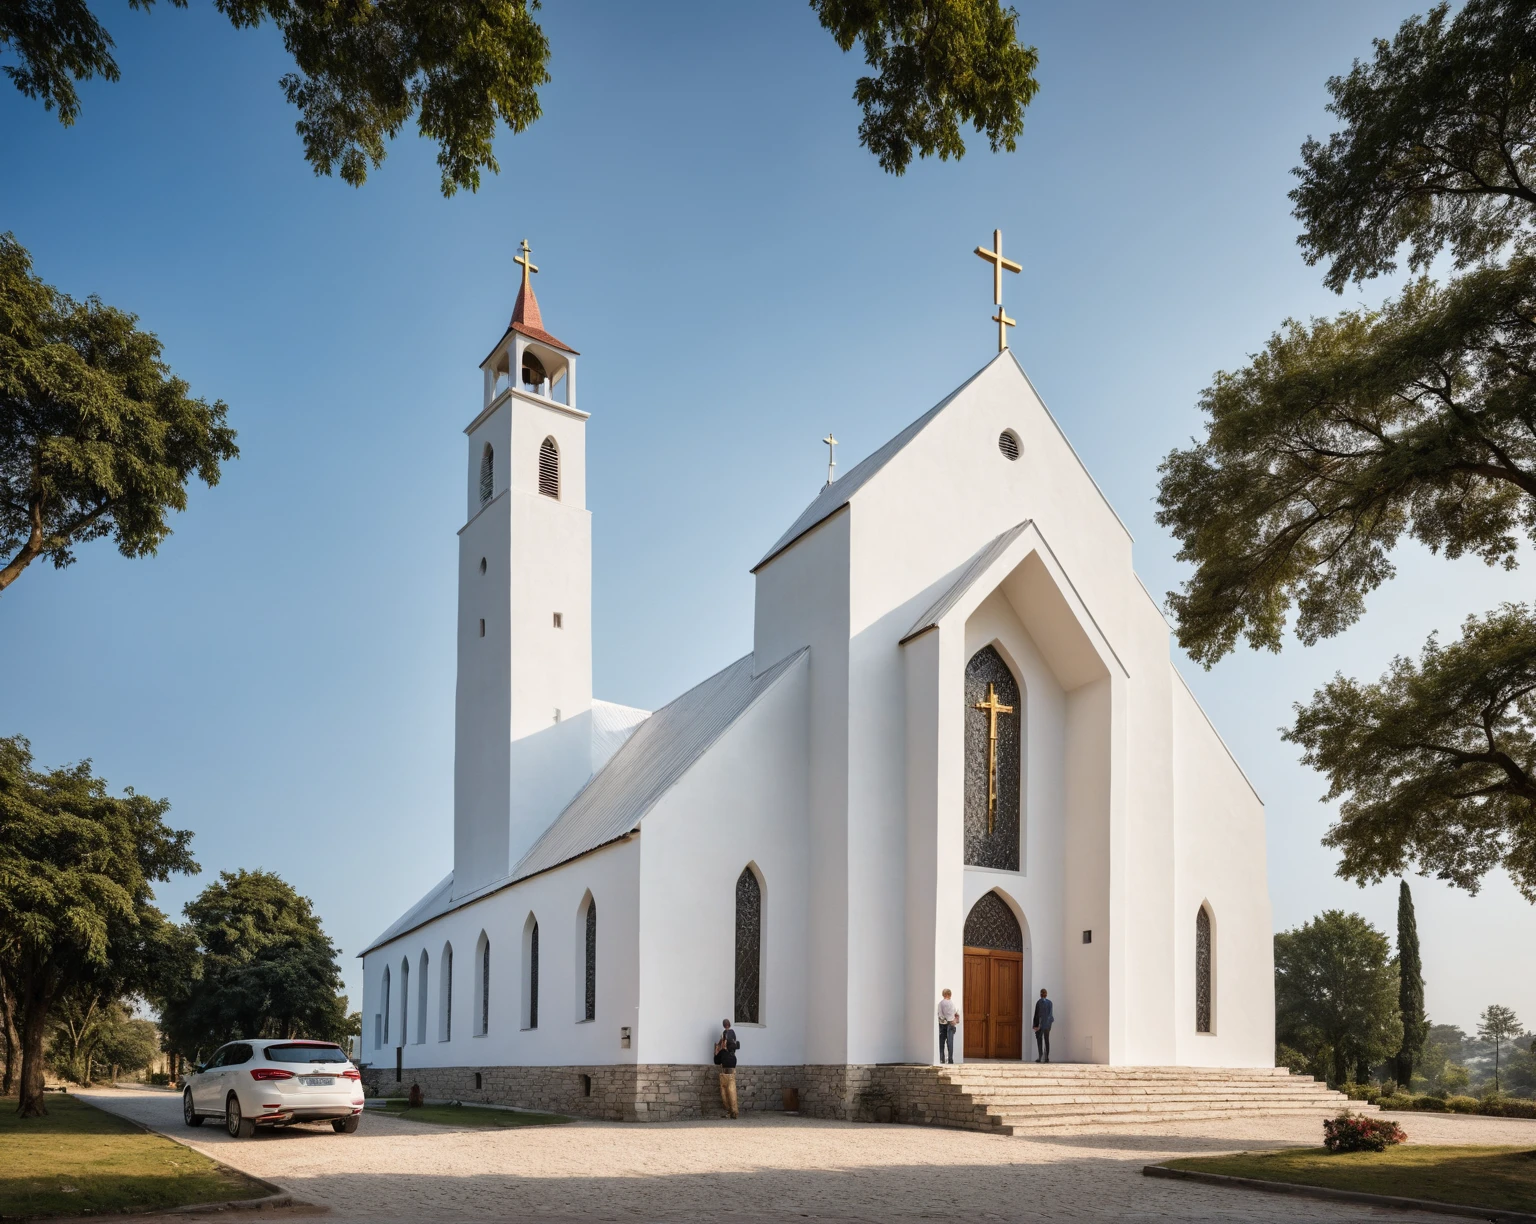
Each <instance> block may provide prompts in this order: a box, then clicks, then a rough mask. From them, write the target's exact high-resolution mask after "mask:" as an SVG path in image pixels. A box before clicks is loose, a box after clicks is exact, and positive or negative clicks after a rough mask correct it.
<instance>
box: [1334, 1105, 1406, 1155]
mask: <svg viewBox="0 0 1536 1224" xmlns="http://www.w3.org/2000/svg"><path fill="white" fill-rule="evenodd" d="M1406 1138H1408V1136H1407V1135H1405V1134H1403V1128H1402V1127H1400V1126H1399V1125H1398V1124H1397V1123H1396V1122H1388V1121H1387V1120H1386V1119H1384V1118H1372V1117H1367V1116H1366V1115H1364V1114H1352V1113H1342V1114H1340V1115H1339V1116H1338V1117H1337V1118H1330V1119H1328V1121H1326V1122H1324V1123H1323V1146H1324V1147H1325V1148H1327V1149H1328V1150H1329V1151H1330V1152H1382V1151H1385V1150H1386V1149H1387V1148H1388V1147H1390V1146H1391V1145H1392V1144H1394V1143H1401V1142H1402V1141H1403V1140H1404V1139H1406Z"/></svg>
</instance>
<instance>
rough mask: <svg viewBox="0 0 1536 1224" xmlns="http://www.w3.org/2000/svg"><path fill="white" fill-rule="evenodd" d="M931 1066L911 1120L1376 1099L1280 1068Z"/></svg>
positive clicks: (1166, 1117) (948, 1121)
mask: <svg viewBox="0 0 1536 1224" xmlns="http://www.w3.org/2000/svg"><path fill="white" fill-rule="evenodd" d="M914 1070H916V1068H914ZM924 1070H925V1071H926V1070H927V1069H924ZM931 1070H932V1073H933V1076H934V1078H933V1080H932V1081H931V1083H930V1087H929V1088H928V1089H927V1090H925V1091H922V1092H920V1093H919V1095H921V1096H922V1097H924V1098H926V1101H927V1103H928V1104H927V1106H926V1108H924V1109H921V1110H919V1111H918V1115H916V1116H914V1117H913V1118H912V1120H913V1121H927V1122H929V1124H931V1125H940V1126H960V1127H965V1128H968V1129H973V1130H980V1131H985V1132H988V1133H991V1134H1001V1135H1011V1134H1015V1133H1023V1132H1028V1131H1033V1130H1039V1129H1056V1128H1061V1127H1073V1126H1076V1127H1082V1126H1127V1125H1148V1124H1167V1123H1173V1122H1197V1121H1206V1120H1214V1119H1223V1118H1240V1117H1250V1116H1253V1115H1271V1114H1280V1115H1288V1116H1297V1115H1309V1116H1314V1117H1324V1116H1327V1115H1329V1114H1333V1113H1337V1112H1338V1111H1339V1110H1340V1109H1342V1108H1343V1107H1344V1106H1345V1105H1346V1104H1348V1105H1350V1107H1351V1108H1353V1109H1355V1110H1356V1111H1357V1112H1374V1107H1373V1106H1369V1105H1365V1104H1363V1103H1360V1102H1354V1103H1350V1102H1347V1101H1346V1100H1345V1098H1344V1097H1343V1095H1342V1094H1341V1093H1338V1092H1334V1091H1332V1090H1331V1089H1329V1088H1328V1086H1327V1085H1326V1084H1323V1083H1320V1082H1318V1081H1317V1080H1313V1079H1311V1078H1308V1077H1303V1076H1294V1075H1291V1074H1290V1072H1288V1071H1287V1070H1286V1069H1285V1068H1283V1067H1280V1068H1274V1069H1271V1068H1266V1067H1259V1068H1222V1067H1103V1066H1096V1065H1092V1064H1072V1063H1018V1064H1004V1063H981V1064H976V1063H970V1064H966V1063H962V1064H958V1065H955V1066H944V1067H935V1068H932V1069H931ZM923 1115H926V1116H923Z"/></svg>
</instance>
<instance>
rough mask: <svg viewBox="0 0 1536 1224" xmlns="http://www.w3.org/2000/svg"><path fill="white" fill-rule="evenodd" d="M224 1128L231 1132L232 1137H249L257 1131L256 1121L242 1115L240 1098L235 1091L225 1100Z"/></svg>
mask: <svg viewBox="0 0 1536 1224" xmlns="http://www.w3.org/2000/svg"><path fill="white" fill-rule="evenodd" d="M224 1129H225V1130H227V1131H228V1132H229V1137H230V1138H231V1139H249V1138H250V1137H251V1136H252V1135H254V1134H255V1133H256V1123H254V1122H252V1121H251V1120H250V1119H249V1118H246V1117H243V1116H241V1113H240V1098H239V1097H237V1096H236V1095H235V1094H234V1093H233V1092H231V1093H230V1094H229V1100H227V1101H225V1102H224Z"/></svg>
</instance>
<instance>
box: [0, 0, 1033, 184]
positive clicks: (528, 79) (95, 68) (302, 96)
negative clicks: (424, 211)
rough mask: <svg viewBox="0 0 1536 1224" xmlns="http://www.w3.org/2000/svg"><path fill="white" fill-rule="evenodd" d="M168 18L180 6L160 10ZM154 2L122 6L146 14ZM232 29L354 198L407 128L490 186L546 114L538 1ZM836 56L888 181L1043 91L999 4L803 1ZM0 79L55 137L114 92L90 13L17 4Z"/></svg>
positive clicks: (4, 34)
mask: <svg viewBox="0 0 1536 1224" xmlns="http://www.w3.org/2000/svg"><path fill="white" fill-rule="evenodd" d="M170 2H171V3H172V4H173V5H175V6H176V7H178V8H184V7H185V6H186V0H170ZM153 4H154V0H130V5H131V7H133V8H140V9H148V8H150V7H152V6H153ZM215 5H216V7H217V8H218V10H219V11H220V12H221V13H223V14H224V15H225V16H226V17H227V18H229V20H230V22H231V24H233V25H234V26H235V27H236V28H238V29H255V28H257V27H259V26H262V25H265V24H267V23H268V22H270V23H271V24H272V25H273V26H275V27H276V28H277V30H278V31H279V32H280V33H281V35H282V38H283V45H284V47H285V48H286V49H287V51H288V54H289V55H291V56H292V57H293V61H294V67H295V68H296V69H297V71H296V72H290V73H287V74H285V75H284V76H283V77H282V80H281V85H282V88H283V92H284V94H285V95H286V96H287V99H288V101H289V102H290V103H292V104H293V105H294V106H296V107H297V108H298V111H299V120H298V123H297V124H296V125H295V127H296V129H297V131H298V134H299V136H300V138H301V139H302V140H303V142H304V156H305V157H306V158H307V159H308V161H309V163H310V165H311V166H313V167H314V170H315V173H316V174H333V173H339V174H340V175H341V178H342V179H343V181H345V182H347V183H350V184H352V185H353V186H354V187H357V186H361V185H362V184H363V183H364V182H365V181H366V180H367V178H368V171H369V168H370V166H371V167H373V168H377V167H378V166H379V165H380V164H381V163H382V162H383V160H384V156H385V145H386V143H387V142H388V141H389V140H391V139H393V138H394V137H395V136H397V135H398V134H399V133H400V131H401V129H402V128H403V127H404V126H405V124H406V123H407V122H408V121H409V120H410V119H411V117H412V116H416V122H417V128H418V129H419V131H420V132H421V134H422V135H423V136H425V137H427V138H428V139H430V140H432V141H434V142H436V144H437V147H438V154H437V164H438V166H439V168H440V169H441V171H442V190H443V194H444V195H453V194H454V192H456V191H457V190H458V189H459V188H461V187H463V188H468V189H469V190H470V191H476V190H478V189H479V187H480V173H481V171H482V170H489V171H490V172H491V173H492V174H496V173H499V172H500V166H499V164H498V163H497V160H496V156H495V152H494V150H493V147H492V142H493V139H494V137H495V134H496V125H497V122H498V121H500V122H503V123H505V124H506V125H507V126H508V127H509V128H510V129H511V130H512V131H513V132H522V131H524V130H525V129H527V128H528V127H529V126H530V125H531V124H532V123H533V122H534V121H535V120H537V119H538V118H539V117H540V116H541V115H542V113H543V111H542V108H541V106H540V103H539V89H540V88H541V87H542V86H544V85H547V84H548V83H549V81H550V75H549V57H550V47H549V40H548V39H547V38H546V37H545V34H544V31H543V29H542V28H541V27H540V26H539V23H538V22H537V21H535V20H534V16H533V13H534V11H535V10H537V9H538V8H539V7H540V6H539V0H468V2H467V3H462V4H432V3H427V2H424V0H368V2H366V3H356V4H344V5H338V4H330V3H325V2H323V0H215ZM811 7H812V8H813V9H815V10H816V13H817V15H818V17H819V18H820V20H821V24H822V25H823V26H825V27H826V28H827V29H828V30H830V31H831V32H832V35H833V37H834V38H835V39H836V40H837V44H838V46H840V47H841V48H842V49H843V50H844V51H848V50H850V49H851V48H852V47H853V45H854V44H855V43H862V44H863V47H864V58H865V60H866V62H867V63H868V64H869V66H870V67H871V68H872V69H873V70H874V75H871V76H865V77H861V78H859V81H858V84H857V86H856V87H855V89H854V98H855V99H856V100H857V102H858V103H859V106H860V107H861V108H862V109H863V112H864V118H863V121H862V122H861V124H860V125H859V140H860V143H862V144H863V145H864V146H865V147H866V148H868V149H869V150H870V152H872V153H874V154H875V156H876V157H877V158H878V159H879V161H880V165H881V167H882V168H884V169H885V170H887V171H889V172H890V173H892V174H901V173H903V172H904V171H905V170H906V168H907V166H908V164H909V163H910V162H911V160H912V154H913V151H914V150H916V152H917V154H918V156H920V157H927V156H930V155H931V154H934V153H937V154H938V155H939V157H940V158H941V159H945V160H947V159H948V158H951V157H956V158H958V157H963V156H964V155H965V142H964V140H963V139H961V136H960V128H961V125H962V124H965V123H970V124H972V125H973V126H974V127H975V129H976V131H978V132H984V133H985V134H986V136H987V140H988V142H989V143H990V145H991V147H992V150H993V152H997V151H998V150H1000V149H1006V150H1008V151H1009V152H1010V153H1011V152H1012V151H1013V150H1014V148H1015V146H1016V142H1017V140H1018V136H1019V133H1020V132H1021V131H1022V130H1023V126H1024V108H1025V107H1027V106H1028V105H1029V103H1030V100H1031V99H1032V98H1033V97H1034V95H1035V91H1036V90H1037V89H1038V88H1039V87H1038V85H1037V83H1036V81H1035V78H1034V72H1035V67H1036V63H1037V60H1038V57H1037V55H1036V52H1035V49H1034V48H1033V47H1022V46H1020V45H1019V43H1018V39H1017V32H1016V27H1017V23H1018V14H1017V13H1016V12H1015V11H1014V10H1013V9H1011V8H1004V7H1003V6H1002V4H1001V3H1000V0H811ZM6 49H9V50H10V51H11V52H12V54H13V55H14V56H15V57H16V59H17V60H18V61H19V62H18V63H17V64H8V65H6V66H5V69H4V71H5V73H6V74H7V75H8V76H9V77H10V78H11V80H12V82H13V83H14V84H15V85H16V87H17V88H18V89H19V90H21V92H22V93H23V94H25V95H26V96H27V97H29V98H36V99H39V100H41V102H42V103H43V106H44V107H45V108H46V109H48V110H53V109H55V108H57V110H58V112H59V120H60V122H62V123H63V124H64V125H65V126H68V125H70V124H72V123H74V121H75V119H76V118H77V117H78V116H79V113H80V98H79V94H78V93H77V92H76V89H75V82H76V81H83V80H90V79H91V78H93V77H98V76H99V77H102V78H103V79H105V80H108V81H116V80H117V79H118V77H119V72H118V67H117V62H116V61H115V60H114V59H113V57H112V38H111V35H110V34H108V32H107V30H106V28H105V27H104V26H103V25H102V24H101V22H100V21H99V20H97V18H96V16H95V14H94V13H93V12H92V11H91V9H90V7H89V3H88V0H28V2H25V3H17V4H11V5H7V6H4V7H0V51H4V50H6Z"/></svg>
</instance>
